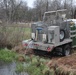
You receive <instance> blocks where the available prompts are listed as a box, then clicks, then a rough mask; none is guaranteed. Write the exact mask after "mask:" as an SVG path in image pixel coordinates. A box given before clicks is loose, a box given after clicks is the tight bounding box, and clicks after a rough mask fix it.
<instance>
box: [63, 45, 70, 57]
mask: <svg viewBox="0 0 76 75" xmlns="http://www.w3.org/2000/svg"><path fill="white" fill-rule="evenodd" d="M70 54H71V46H70V45H65V46H64V47H63V56H68V55H70Z"/></svg>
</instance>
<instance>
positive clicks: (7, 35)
mask: <svg viewBox="0 0 76 75" xmlns="http://www.w3.org/2000/svg"><path fill="white" fill-rule="evenodd" d="M0 36H1V39H0V40H1V42H0V44H2V45H4V46H5V45H12V46H16V45H18V44H20V43H21V42H22V41H23V40H26V39H30V38H31V28H30V27H24V26H20V27H19V26H5V27H3V26H1V27H0Z"/></svg>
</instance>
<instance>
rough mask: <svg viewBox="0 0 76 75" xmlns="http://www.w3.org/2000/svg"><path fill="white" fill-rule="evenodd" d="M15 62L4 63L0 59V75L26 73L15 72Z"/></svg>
mask: <svg viewBox="0 0 76 75" xmlns="http://www.w3.org/2000/svg"><path fill="white" fill-rule="evenodd" d="M15 70H16V63H15V62H13V63H10V64H5V63H3V62H1V61H0V75H28V74H27V73H25V72H22V73H16V72H15Z"/></svg>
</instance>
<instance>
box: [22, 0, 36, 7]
mask: <svg viewBox="0 0 76 75" xmlns="http://www.w3.org/2000/svg"><path fill="white" fill-rule="evenodd" d="M23 1H27V4H28V6H29V7H33V3H34V1H35V0H23Z"/></svg>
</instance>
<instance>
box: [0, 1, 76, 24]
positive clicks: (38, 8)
mask: <svg viewBox="0 0 76 75" xmlns="http://www.w3.org/2000/svg"><path fill="white" fill-rule="evenodd" d="M59 9H67V14H68V16H67V17H68V18H76V6H75V0H35V1H34V4H33V8H30V7H28V5H27V2H26V1H23V0H0V20H2V21H6V22H11V23H12V22H30V21H39V20H40V21H41V20H42V19H43V15H44V12H46V11H54V10H59Z"/></svg>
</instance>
